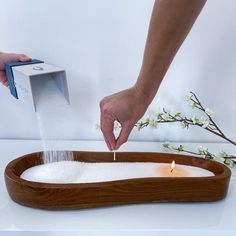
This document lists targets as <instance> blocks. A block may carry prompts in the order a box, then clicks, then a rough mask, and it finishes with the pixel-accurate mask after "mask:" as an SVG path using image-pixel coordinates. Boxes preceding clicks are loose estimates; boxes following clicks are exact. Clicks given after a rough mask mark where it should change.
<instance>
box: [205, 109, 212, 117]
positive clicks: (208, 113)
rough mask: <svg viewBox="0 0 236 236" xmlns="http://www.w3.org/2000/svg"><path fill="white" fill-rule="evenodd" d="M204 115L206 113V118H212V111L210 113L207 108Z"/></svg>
mask: <svg viewBox="0 0 236 236" xmlns="http://www.w3.org/2000/svg"><path fill="white" fill-rule="evenodd" d="M205 113H206V114H207V115H208V116H210V117H212V116H213V111H212V110H211V109H209V108H206V109H205Z"/></svg>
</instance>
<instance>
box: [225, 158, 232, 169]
mask: <svg viewBox="0 0 236 236" xmlns="http://www.w3.org/2000/svg"><path fill="white" fill-rule="evenodd" d="M224 163H225V164H226V165H229V166H230V167H233V166H234V161H233V160H232V159H225V160H224Z"/></svg>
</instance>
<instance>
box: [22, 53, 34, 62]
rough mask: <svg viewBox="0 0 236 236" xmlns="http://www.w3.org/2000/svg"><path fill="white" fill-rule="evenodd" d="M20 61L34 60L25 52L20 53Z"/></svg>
mask: <svg viewBox="0 0 236 236" xmlns="http://www.w3.org/2000/svg"><path fill="white" fill-rule="evenodd" d="M19 61H21V62H27V61H32V59H31V58H30V57H28V56H26V55H24V54H19Z"/></svg>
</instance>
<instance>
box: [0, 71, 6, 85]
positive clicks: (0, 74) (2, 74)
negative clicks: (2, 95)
mask: <svg viewBox="0 0 236 236" xmlns="http://www.w3.org/2000/svg"><path fill="white" fill-rule="evenodd" d="M0 81H1V83H2V84H3V85H4V86H6V87H7V86H8V82H7V78H6V73H5V71H0Z"/></svg>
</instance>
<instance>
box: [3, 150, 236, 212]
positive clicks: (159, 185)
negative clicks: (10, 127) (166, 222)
mask: <svg viewBox="0 0 236 236" xmlns="http://www.w3.org/2000/svg"><path fill="white" fill-rule="evenodd" d="M41 156H42V153H40V152H39V153H32V154H28V155H25V156H23V157H19V158H17V159H15V160H13V161H12V162H10V163H9V164H8V165H7V167H6V169H5V182H6V186H7V190H8V193H9V195H10V197H11V198H12V200H13V201H15V202H17V203H19V204H22V205H25V206H29V207H34V208H43V209H54V210H57V209H58V210H59V209H79V208H89V207H101V206H109V205H119V204H134V203H153V202H202V201H217V200H220V199H223V198H224V197H225V196H226V194H227V190H228V185H229V181H230V176H231V171H230V169H229V168H228V167H226V166H224V165H223V164H220V163H217V162H214V161H211V160H206V159H202V158H198V157H189V156H184V155H175V154H164V153H140V152H129V153H128V152H120V153H116V162H159V163H171V162H172V161H173V160H175V162H176V163H177V164H183V165H191V166H196V167H201V168H204V169H207V170H209V171H212V172H213V173H214V174H215V176H210V177H151V178H136V179H125V180H118V181H109V182H99V183H78V184H76V183H74V184H47V183H38V182H30V181H27V180H24V179H21V178H20V175H21V174H22V172H23V171H25V170H26V169H28V168H30V167H32V166H35V165H39V164H42V160H41ZM74 158H75V160H78V161H84V162H113V153H111V152H74Z"/></svg>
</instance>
